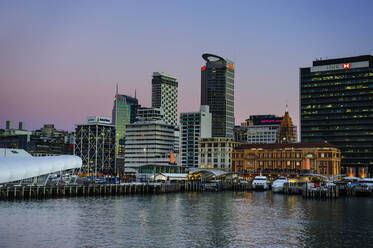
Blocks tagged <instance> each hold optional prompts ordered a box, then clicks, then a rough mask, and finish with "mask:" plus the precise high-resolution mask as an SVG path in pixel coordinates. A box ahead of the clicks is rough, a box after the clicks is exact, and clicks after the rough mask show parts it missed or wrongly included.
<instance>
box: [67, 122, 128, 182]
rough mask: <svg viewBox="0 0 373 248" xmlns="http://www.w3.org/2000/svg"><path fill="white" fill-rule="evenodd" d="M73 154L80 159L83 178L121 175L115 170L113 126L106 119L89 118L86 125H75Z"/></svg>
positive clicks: (118, 170)
mask: <svg viewBox="0 0 373 248" xmlns="http://www.w3.org/2000/svg"><path fill="white" fill-rule="evenodd" d="M74 154H75V155H77V156H79V157H80V158H81V159H82V173H83V174H84V175H85V176H89V177H97V176H100V175H101V174H105V175H108V174H109V175H117V174H118V173H123V172H122V171H121V170H120V168H118V169H117V168H116V163H115V126H114V125H112V122H111V119H110V118H108V117H101V116H90V117H87V123H85V124H78V125H76V128H75V149H74Z"/></svg>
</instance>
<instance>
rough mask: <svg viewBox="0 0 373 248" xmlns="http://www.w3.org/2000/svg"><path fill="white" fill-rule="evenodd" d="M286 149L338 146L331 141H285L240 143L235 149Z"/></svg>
mask: <svg viewBox="0 0 373 248" xmlns="http://www.w3.org/2000/svg"><path fill="white" fill-rule="evenodd" d="M254 148H256V149H269V150H271V149H285V148H336V147H335V146H334V145H332V144H329V143H323V142H317V143H284V144H244V145H239V146H237V147H236V148H235V150H244V149H254Z"/></svg>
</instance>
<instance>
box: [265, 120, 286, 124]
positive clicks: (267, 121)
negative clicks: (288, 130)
mask: <svg viewBox="0 0 373 248" xmlns="http://www.w3.org/2000/svg"><path fill="white" fill-rule="evenodd" d="M281 121H282V120H261V121H260V122H261V123H275V122H276V123H278V122H281Z"/></svg>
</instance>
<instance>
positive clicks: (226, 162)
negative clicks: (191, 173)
mask: <svg viewBox="0 0 373 248" xmlns="http://www.w3.org/2000/svg"><path fill="white" fill-rule="evenodd" d="M240 144H241V143H238V142H235V141H234V140H233V139H231V138H225V137H213V138H203V139H200V142H199V144H198V164H199V168H215V169H221V170H224V171H232V151H233V148H234V147H236V146H238V145H240Z"/></svg>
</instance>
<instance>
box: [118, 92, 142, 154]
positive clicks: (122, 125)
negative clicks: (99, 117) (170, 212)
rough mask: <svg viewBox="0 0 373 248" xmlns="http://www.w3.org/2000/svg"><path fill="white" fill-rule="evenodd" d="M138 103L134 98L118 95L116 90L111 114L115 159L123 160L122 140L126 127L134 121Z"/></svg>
mask: <svg viewBox="0 0 373 248" xmlns="http://www.w3.org/2000/svg"><path fill="white" fill-rule="evenodd" d="M138 108H139V104H138V101H137V99H136V98H135V97H131V96H127V95H119V94H118V89H117V93H116V94H115V98H114V106H113V112H112V120H113V125H115V138H116V139H115V140H116V141H115V142H116V146H115V150H116V151H115V153H116V156H117V158H119V159H123V158H124V149H125V147H124V143H125V142H124V139H125V136H126V125H128V124H130V123H133V122H135V121H136V114H137V109H138Z"/></svg>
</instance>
